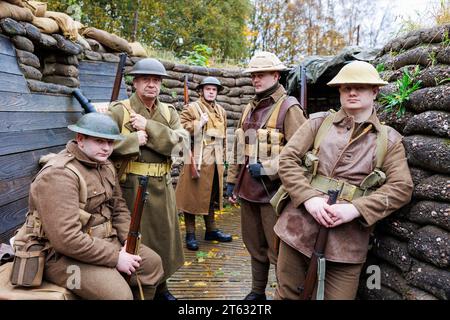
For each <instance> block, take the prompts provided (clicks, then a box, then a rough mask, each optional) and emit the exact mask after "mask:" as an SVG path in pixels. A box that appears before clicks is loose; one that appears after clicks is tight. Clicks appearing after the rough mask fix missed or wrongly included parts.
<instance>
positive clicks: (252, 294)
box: [244, 291, 267, 300]
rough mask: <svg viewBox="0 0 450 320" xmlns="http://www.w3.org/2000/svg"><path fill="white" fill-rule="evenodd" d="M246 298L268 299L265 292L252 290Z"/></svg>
mask: <svg viewBox="0 0 450 320" xmlns="http://www.w3.org/2000/svg"><path fill="white" fill-rule="evenodd" d="M244 300H267V298H266V294H265V293H256V292H253V291H251V292H250V293H249V294H248V295H246V296H245V298H244Z"/></svg>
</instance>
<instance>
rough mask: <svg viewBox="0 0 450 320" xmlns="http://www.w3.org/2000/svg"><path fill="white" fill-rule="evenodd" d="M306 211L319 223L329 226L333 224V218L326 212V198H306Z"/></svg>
mask: <svg viewBox="0 0 450 320" xmlns="http://www.w3.org/2000/svg"><path fill="white" fill-rule="evenodd" d="M303 204H304V206H305V209H306V211H308V212H309V214H310V215H312V216H313V218H314V219H315V220H316V221H317V223H319V224H320V225H322V226H324V227H327V228H330V227H331V226H333V224H334V220H333V219H332V218H331V216H330V215H329V214H328V211H327V209H329V208H330V205H328V204H327V200H326V199H324V198H321V197H313V198H311V199H308V200H306V201H305V202H304V203H303Z"/></svg>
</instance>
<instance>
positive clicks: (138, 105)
mask: <svg viewBox="0 0 450 320" xmlns="http://www.w3.org/2000/svg"><path fill="white" fill-rule="evenodd" d="M130 103H131V105H132V108H133V110H134V111H136V113H139V114H142V115H147V117H148V118H152V117H153V115H154V114H155V111H156V110H160V109H161V102H160V101H159V98H156V101H155V104H154V105H153V108H152V109H149V108H147V106H146V105H145V103H144V102H142V100H141V98H139V96H138V95H137V94H136V93H133V95H132V96H131V97H130Z"/></svg>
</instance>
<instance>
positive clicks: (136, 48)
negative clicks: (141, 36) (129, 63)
mask: <svg viewBox="0 0 450 320" xmlns="http://www.w3.org/2000/svg"><path fill="white" fill-rule="evenodd" d="M130 47H131V51H132V54H131V55H132V56H135V57H145V58H146V57H147V52H146V51H145V49H144V47H143V46H142V44H140V43H139V42H131V43H130Z"/></svg>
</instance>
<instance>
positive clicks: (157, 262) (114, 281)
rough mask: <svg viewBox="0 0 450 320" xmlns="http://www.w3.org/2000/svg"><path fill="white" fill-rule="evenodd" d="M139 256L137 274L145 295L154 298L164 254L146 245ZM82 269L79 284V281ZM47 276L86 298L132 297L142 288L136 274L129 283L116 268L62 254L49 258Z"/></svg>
mask: <svg viewBox="0 0 450 320" xmlns="http://www.w3.org/2000/svg"><path fill="white" fill-rule="evenodd" d="M117 247H118V249H117V250H120V244H119V242H118V241H117ZM139 256H140V257H141V258H142V261H141V265H140V267H139V268H138V269H137V274H138V276H139V281H140V282H141V284H142V286H143V291H144V298H145V299H153V295H154V291H155V287H156V285H158V283H159V281H160V279H161V278H162V277H163V275H164V271H163V267H162V262H161V258H160V256H159V255H158V254H157V253H156V252H155V251H153V250H151V249H150V248H148V247H146V246H144V245H141V246H140V248H139ZM78 270H79V276H80V278H79V282H78V283H79V285H77V284H78V283H77V281H78V280H77V272H78ZM44 277H45V279H46V280H48V281H50V282H53V283H54V284H56V285H59V286H61V287H65V288H67V289H69V290H71V291H72V292H73V293H75V294H76V295H78V296H79V297H81V298H82V299H89V300H132V299H133V292H134V293H135V294H137V293H138V292H139V290H138V289H137V281H136V275H135V274H134V275H133V276H132V277H131V281H130V285H128V283H127V282H126V280H125V278H124V277H123V275H122V274H121V273H120V272H119V271H118V270H117V269H116V268H109V267H105V266H97V265H93V264H87V263H84V262H81V261H78V260H74V259H72V258H70V257H67V256H62V255H60V256H59V257H58V258H56V259H55V257H52V258H50V259H49V260H48V261H47V262H46V265H45V273H44ZM130 286H131V287H132V288H130ZM132 289H133V291H132ZM135 298H138V297H135Z"/></svg>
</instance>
